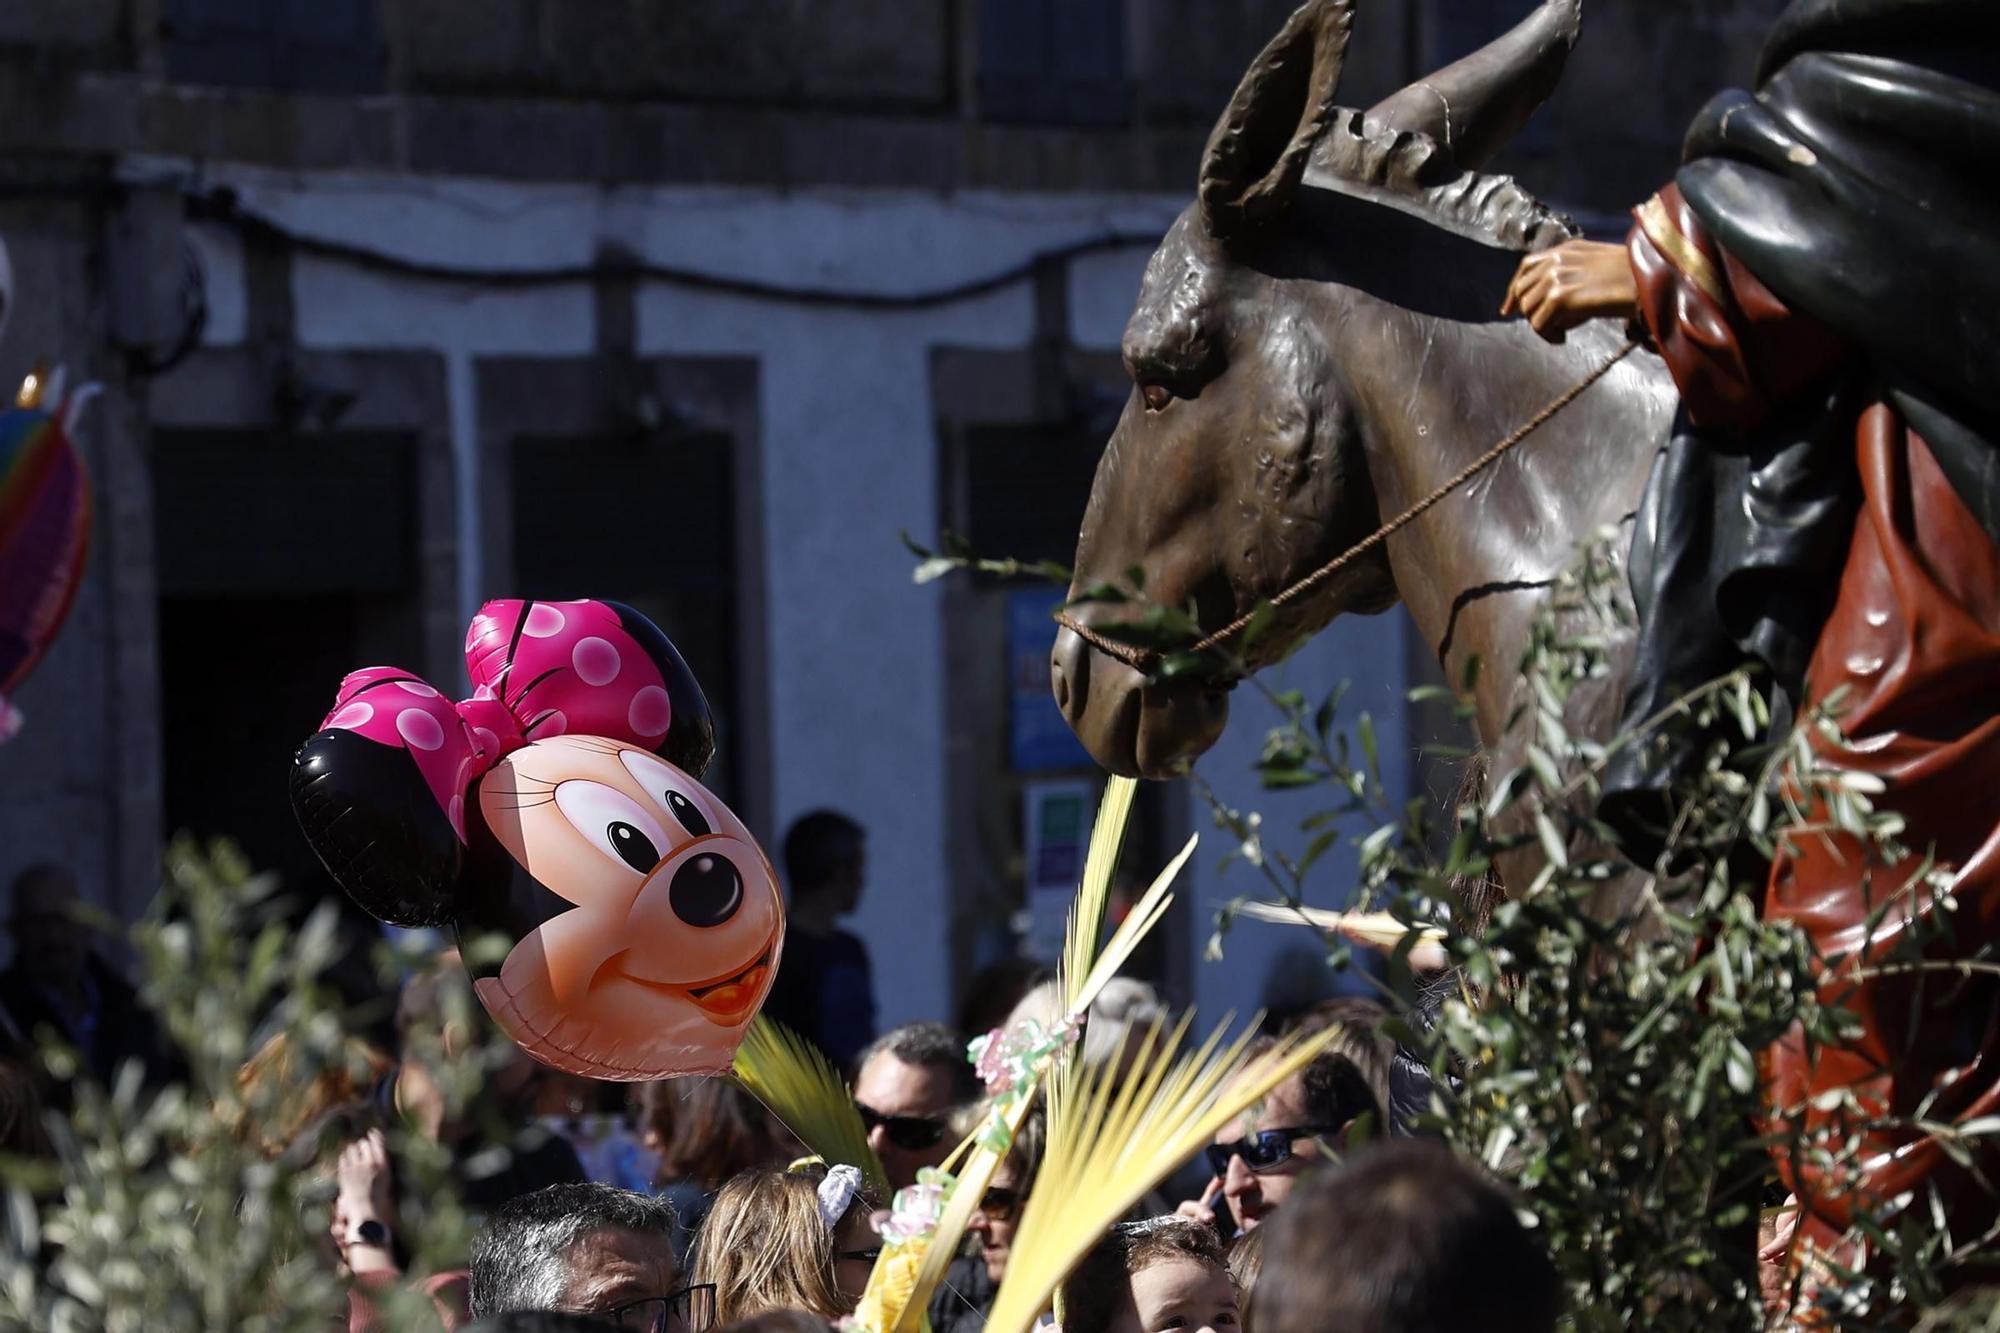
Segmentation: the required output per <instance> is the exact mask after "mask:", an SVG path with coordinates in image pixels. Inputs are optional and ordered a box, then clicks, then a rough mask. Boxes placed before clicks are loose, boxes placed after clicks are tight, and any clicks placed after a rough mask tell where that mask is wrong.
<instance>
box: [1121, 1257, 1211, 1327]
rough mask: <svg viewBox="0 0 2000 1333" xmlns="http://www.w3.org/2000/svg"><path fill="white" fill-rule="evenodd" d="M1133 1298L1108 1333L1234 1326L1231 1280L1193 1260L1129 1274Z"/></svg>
mask: <svg viewBox="0 0 2000 1333" xmlns="http://www.w3.org/2000/svg"><path fill="white" fill-rule="evenodd" d="M1131 1295H1132V1299H1131V1302H1130V1304H1127V1305H1124V1306H1122V1307H1121V1308H1120V1309H1119V1311H1118V1315H1117V1317H1116V1318H1114V1319H1113V1320H1112V1321H1111V1333H1166V1330H1168V1329H1190V1330H1216V1331H1217V1333H1219V1331H1220V1330H1222V1329H1233V1328H1235V1327H1236V1326H1237V1316H1236V1283H1235V1282H1233V1281H1232V1280H1231V1279H1230V1276H1229V1274H1228V1273H1227V1272H1226V1271H1224V1270H1223V1269H1220V1268H1211V1267H1210V1266H1209V1265H1207V1264H1204V1263H1201V1262H1199V1261H1197V1260H1194V1259H1166V1260H1162V1261H1161V1262H1159V1263H1155V1264H1148V1265H1147V1266H1146V1267H1144V1268H1142V1269H1140V1270H1139V1271H1138V1272H1136V1273H1134V1274H1132V1286H1131Z"/></svg>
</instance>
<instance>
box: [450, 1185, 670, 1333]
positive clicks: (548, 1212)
mask: <svg viewBox="0 0 2000 1333" xmlns="http://www.w3.org/2000/svg"><path fill="white" fill-rule="evenodd" d="M598 1231H632V1232H637V1233H638V1234H640V1235H657V1236H665V1237H668V1238H671V1237H672V1236H673V1234H674V1210H673V1207H672V1205H670V1204H668V1203H667V1201H666V1200H664V1199H656V1198H654V1197H653V1196H651V1195H649V1194H637V1193H634V1192H633V1191H631V1190H621V1189H618V1188H616V1187H614V1186H611V1185H602V1184H598V1183H597V1182H595V1181H582V1182H578V1183H575V1184H566V1185H550V1186H549V1187H548V1188H547V1189H539V1190H536V1191H535V1192H534V1193H532V1194H523V1195H521V1196H520V1197H518V1198H514V1199H509V1200H508V1201H507V1202H506V1203H503V1204H501V1205H500V1206H499V1207H498V1208H496V1209H494V1210H493V1213H492V1215H491V1216H490V1217H488V1218H487V1219H486V1225H485V1226H484V1227H482V1228H481V1229H480V1231H479V1234H478V1235H477V1236H475V1237H474V1238H473V1241H472V1280H471V1283H470V1291H469V1292H468V1300H469V1302H470V1304H471V1306H472V1317H473V1318H475V1319H484V1318H486V1317H487V1316H488V1315H496V1314H506V1313H507V1312H508V1311H510V1310H552V1309H554V1308H555V1306H556V1303H557V1302H558V1301H560V1300H562V1298H563V1293H564V1292H565V1291H566V1290H567V1289H568V1287H569V1276H570V1267H569V1266H570V1251H571V1250H573V1249H575V1248H576V1244H577V1242H578V1241H580V1240H582V1239H583V1238H584V1237H586V1236H588V1235H590V1234H591V1233H593V1232H598Z"/></svg>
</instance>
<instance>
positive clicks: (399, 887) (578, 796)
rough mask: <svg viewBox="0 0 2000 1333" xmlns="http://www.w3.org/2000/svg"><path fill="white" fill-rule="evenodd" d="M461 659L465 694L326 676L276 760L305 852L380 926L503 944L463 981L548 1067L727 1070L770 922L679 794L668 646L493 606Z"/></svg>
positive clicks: (703, 748)
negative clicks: (325, 703)
mask: <svg viewBox="0 0 2000 1333" xmlns="http://www.w3.org/2000/svg"><path fill="white" fill-rule="evenodd" d="M465 660H466V666H467V668H468V669H469V670H470V672H471V676H472V683H473V687H474V688H473V691H472V697H471V698H470V699H467V700H465V701H463V702H460V703H452V702H451V701H449V700H447V699H446V698H445V697H444V696H443V695H442V694H440V693H439V692H438V691H437V690H435V689H433V688H431V687H430V686H429V685H427V684H425V683H424V682H423V681H422V680H419V679H418V678H417V677H415V676H413V675H411V674H410V673H409V672H407V671H398V670H396V669H394V668H392V667H371V668H369V669H368V670H365V671H357V672H355V673H354V674H353V675H351V676H349V677H348V678H347V679H346V680H344V681H342V682H341V686H340V694H339V697H338V699H337V701H336V702H335V704H334V708H333V711H332V712H331V713H329V714H328V715H327V718H326V720H325V721H324V722H322V723H321V724H320V727H321V730H320V731H319V732H318V733H317V734H315V735H314V736H313V737H312V738H311V739H310V740H308V741H307V742H306V743H305V745H304V747H303V748H301V749H300V751H299V755H298V759H297V761H296V762H295V763H294V765H293V767H292V808H293V809H294V810H295V811H296V812H297V814H298V817H299V823H300V825H301V826H302V827H303V828H304V829H305V834H306V838H307V839H308V840H309V841H310V842H311V843H312V845H313V850H314V851H316V852H317V853H318V854H319V857H320V860H321V861H323V862H324V863H325V864H326V868H327V870H328V871H329V872H330V873H331V874H332V875H333V877H334V878H335V879H336V880H338V881H339V882H340V884H341V885H342V887H344V888H345V889H346V890H347V891H348V893H349V894H351V895H352V896H353V897H354V899H355V900H356V901H357V902H359V903H360V904H361V905H362V906H363V907H365V908H367V909H368V910H369V911H370V912H372V913H374V914H375V915H376V916H378V917H380V918H382V919H383V920H384V921H388V922H390V923H392V924H395V925H401V926H439V925H452V926H455V927H456V928H457V929H458V931H459V933H460V935H461V937H477V936H480V935H483V934H485V933H487V932H498V933H499V934H500V935H501V936H502V937H504V938H505V940H506V941H507V942H508V943H509V945H510V946H511V949H510V952H509V953H508V954H507V956H506V958H505V959H504V960H503V961H502V962H501V963H500V964H499V965H498V966H497V967H489V968H486V969H484V971H485V974H484V975H477V976H476V977H475V980H474V987H475V989H476V990H477V992H478V994H479V998H480V1000H481V1002H482V1003H484V1004H485V1006H486V1008H487V1010H488V1011H489V1012H490V1013H491V1014H492V1015H493V1017H494V1019H495V1020H496V1021H498V1022H499V1024H500V1026H501V1028H503V1029H504V1030H505V1031H506V1033H507V1035H508V1036H510V1037H512V1038H513V1039H514V1041H515V1042H516V1043H518V1044H519V1045H520V1046H521V1048H522V1049H523V1050H525V1051H527V1052H528V1053H529V1054H530V1055H532V1056H534V1057H535V1058H536V1059H538V1060H540V1061H542V1062H543V1063H544V1064H548V1065H553V1066H555V1067H556V1068H558V1069H562V1070H566V1071H568V1072H570V1073H573V1074H582V1075H585V1076H587V1077H590V1078H600V1079H618V1080H639V1079H657V1078H666V1077H669V1076H672V1075H676V1074H701V1073H714V1072H718V1071H720V1070H723V1069H726V1068H728V1066H729V1063H730V1058H731V1057H732V1055H734V1053H735V1050H736V1046H737V1043H738V1042H739V1041H740V1040H741V1039H742V1036H743V1032H744V1029H745V1028H746V1027H748V1026H749V1023H750V1020H751V1018H752V1017H753V1016H754V1015H755V1014H756V1012H757V1010H758V1008H759V1007H760V1006H761V1005H762V1004H763V1003H764V997H765V995H766V994H767V993H768V992H769V991H770V988H771V980H772V977H773V976H774V975H775V973H776V969H777V965H778V953H779V949H780V948H781V946H782V945H783V942H784V932H785V922H784V907H783V905H782V900H781V899H780V898H779V895H778V887H777V878H776V876H775V875H773V874H772V871H771V866H770V863H769V862H768V861H767V860H766V859H765V857H764V854H763V853H762V852H761V851H759V850H758V848H757V844H756V843H755V842H753V841H752V840H751V838H750V834H749V833H748V832H747V831H746V830H745V829H744V827H743V825H742V823H741V821H739V820H738V819H737V818H736V816H735V815H734V814H733V813H731V811H730V810H729V808H728V807H727V806H725V805H724V804H723V803H722V802H721V801H719V800H717V799H716V798H715V797H714V796H713V795H711V794H710V793H709V792H708V791H707V789H705V788H704V787H703V786H702V785H701V783H699V782H698V781H696V780H695V779H696V775H698V774H700V773H701V772H702V771H703V770H704V769H706V768H707V766H708V762H709V759H710V758H711V757H712V756H713V755H714V752H715V733H714V727H713V725H712V723H711V722H710V720H709V714H708V704H707V702H706V701H705V700H704V699H703V698H702V694H701V689H700V687H699V686H697V685H696V684H695V680H694V677H693V675H692V674H691V673H690V672H689V671H688V669H687V665H686V664H685V663H684V662H682V661H681V657H680V654H679V653H678V652H676V651H675V650H674V646H673V644H672V643H670V642H668V640H667V637H666V635H664V634H662V633H661V632H660V631H659V629H658V628H657V627H656V626H655V625H654V624H653V623H652V622H651V621H649V620H647V619H646V618H645V617H644V616H642V615H640V614H639V613H638V612H636V611H634V610H632V609H631V608H630V607H627V606H620V605H619V604H618V603H616V602H533V601H499V602H488V603H487V604H486V605H485V606H484V607H482V608H480V612H479V615H478V616H477V617H476V618H475V619H474V620H473V622H472V629H471V632H470V633H469V634H468V635H467V637H466V641H465ZM468 965H473V964H471V963H470V962H469V963H468Z"/></svg>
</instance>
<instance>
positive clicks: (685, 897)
mask: <svg viewBox="0 0 2000 1333" xmlns="http://www.w3.org/2000/svg"><path fill="white" fill-rule="evenodd" d="M667 902H668V904H669V905H670V906H671V907H672V908H673V909H674V915H675V916H677V917H679V918H680V919H681V920H683V921H685V922H687V923H688V924H689V925H690V926H703V927H707V926H719V925H721V924H722V923H723V922H725V921H727V920H729V918H730V917H732V916H735V915H736V909H737V908H739V907H741V906H742V905H743V874H742V872H741V871H739V870H738V869H737V868H736V863H735V862H734V861H732V860H730V859H729V858H728V857H727V856H725V855H723V854H722V853H720V852H703V853H701V854H700V855H698V856H691V857H689V858H688V859H687V860H685V861H683V862H681V864H680V867H679V869H677V870H675V871H674V878H673V883H672V885H671V887H670V888H669V889H668V890H667Z"/></svg>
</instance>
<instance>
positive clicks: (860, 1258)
mask: <svg viewBox="0 0 2000 1333" xmlns="http://www.w3.org/2000/svg"><path fill="white" fill-rule="evenodd" d="M835 1257H836V1258H840V1259H852V1260H854V1261H855V1262H856V1263H863V1264H872V1263H874V1262H875V1261H876V1260H877V1259H880V1258H881V1257H882V1247H881V1246H879V1245H877V1246H876V1247H875V1248H874V1249H872V1250H842V1251H841V1252H840V1253H839V1254H838V1255H836V1256H835Z"/></svg>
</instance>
